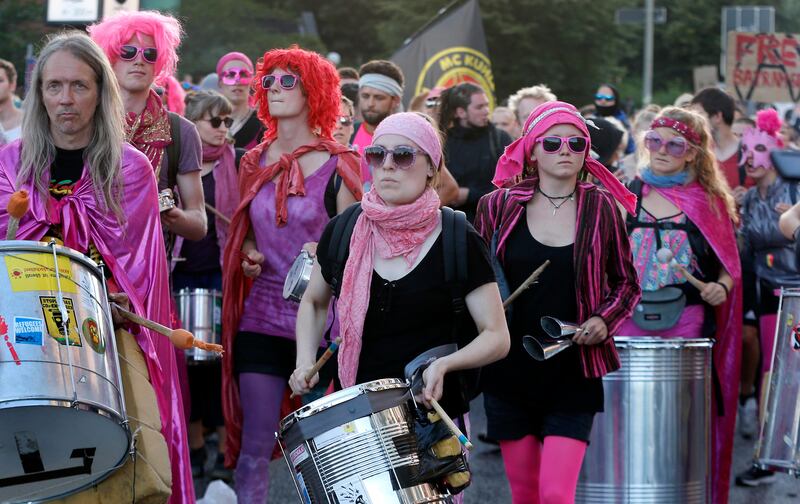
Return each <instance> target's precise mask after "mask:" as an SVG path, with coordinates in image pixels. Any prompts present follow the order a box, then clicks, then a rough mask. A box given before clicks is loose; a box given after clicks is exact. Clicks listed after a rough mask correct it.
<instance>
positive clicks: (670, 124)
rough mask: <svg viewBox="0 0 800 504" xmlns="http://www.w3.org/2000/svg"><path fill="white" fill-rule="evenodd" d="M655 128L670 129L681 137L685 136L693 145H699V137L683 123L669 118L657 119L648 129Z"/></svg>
mask: <svg viewBox="0 0 800 504" xmlns="http://www.w3.org/2000/svg"><path fill="white" fill-rule="evenodd" d="M656 128H670V129H673V130H675V131H677V132H678V133H680V134H681V135H683V136H685V137H686V139H687V140H689V141H690V142H692V143H693V144H695V145H700V135H698V134H697V132H696V131H695V130H693V129H692V128H691V127H689V125H688V124H686V123H685V122H681V121H679V120H677V119H673V118H671V117H659V118H657V119H655V120H654V121H653V122H652V123H650V129H656Z"/></svg>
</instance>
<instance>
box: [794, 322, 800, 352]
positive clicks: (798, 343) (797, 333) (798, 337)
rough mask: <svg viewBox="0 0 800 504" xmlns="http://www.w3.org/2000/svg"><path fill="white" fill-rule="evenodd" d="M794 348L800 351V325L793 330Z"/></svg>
mask: <svg viewBox="0 0 800 504" xmlns="http://www.w3.org/2000/svg"><path fill="white" fill-rule="evenodd" d="M792 348H793V349H794V350H800V324H797V325H796V326H794V327H793V328H792Z"/></svg>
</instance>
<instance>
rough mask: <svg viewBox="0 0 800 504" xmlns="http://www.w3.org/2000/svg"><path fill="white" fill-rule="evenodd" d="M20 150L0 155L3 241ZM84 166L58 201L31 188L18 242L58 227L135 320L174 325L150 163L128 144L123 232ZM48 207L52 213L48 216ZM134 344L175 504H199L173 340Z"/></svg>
mask: <svg viewBox="0 0 800 504" xmlns="http://www.w3.org/2000/svg"><path fill="white" fill-rule="evenodd" d="M20 153H21V143H20V141H16V142H14V143H11V144H9V145H7V146H4V147H3V148H2V149H0V233H2V236H5V233H6V229H7V227H8V219H9V215H8V213H7V211H6V206H7V205H8V201H9V199H10V197H11V194H12V193H13V192H14V191H15V190H16V189H17V188H16V179H17V167H18V165H19V158H20ZM87 169H88V167H87V166H84V173H83V177H82V178H81V180H80V181H79V182H78V184H77V185H76V188H75V192H74V193H73V194H71V195H68V196H64V197H63V198H62V199H61V200H60V201H57V200H54V199H50V198H49V197H43V196H42V195H41V194H40V193H39V192H38V191H37V190H36V188H35V187H33V184H32V183H31V181H28V182H26V183H25V184H22V187H21V189H27V190H28V192H29V193H30V202H31V204H30V211H29V212H28V213H27V214H26V215H25V216H24V217H23V218H22V220H21V222H20V226H19V231H18V233H17V238H18V239H20V240H33V241H37V240H40V239H41V238H42V237H43V236H44V235H45V234H46V233H47V232H48V231H49V229H50V227H51V225H52V224H54V223H60V224H61V226H62V232H63V236H64V244H65V245H66V246H67V247H69V248H72V249H75V250H78V251H85V250H87V249H88V247H89V243H90V242H91V243H93V244H94V245H95V247H97V250H98V252H100V254H101V255H102V257H103V260H104V261H105V262H106V264H107V265H108V267H109V269H110V270H111V272H112V274H113V278H114V281H115V282H116V284H117V285H118V286H119V287H120V289H122V291H123V292H125V293H126V294H128V296H129V297H130V302H131V308H132V310H133V311H134V312H136V313H137V314H139V315H141V316H144V317H146V318H148V319H150V320H154V321H156V322H159V323H161V324H165V325H169V323H170V311H169V306H170V303H169V299H170V292H169V283H168V277H167V263H166V255H165V254H164V242H163V238H162V234H161V221H160V218H159V213H158V196H157V193H158V190H157V186H156V179H155V175H154V173H153V169H152V167H151V166H150V162H149V161H148V160H147V157H146V156H145V155H144V154H142V153H141V152H139V151H137V150H136V149H135V148H133V147H132V146H130V145H129V144H125V145H124V146H123V154H122V188H121V192H122V194H121V201H122V209H123V213H124V215H125V217H126V218H127V219H128V220H127V221H126V222H125V223H123V225H122V226H120V224H119V223H118V222H117V220H116V217H115V216H114V214H113V213H112V212H111V211H110V210H106V209H103V208H102V207H100V206H99V205H98V203H97V199H96V197H95V192H94V190H93V188H92V184H91V178H89V176H88V173H87ZM48 206H50V208H49V209H48ZM136 340H137V342H138V343H139V346H140V347H141V348H142V351H143V352H144V357H145V360H146V362H147V369H148V371H149V373H150V381H151V383H152V385H153V388H154V389H155V395H156V400H157V402H158V409H159V412H160V413H161V423H162V427H161V432H162V434H163V435H164V438H165V439H166V442H167V447H168V449H169V456H170V462H171V467H172V497H171V498H170V502H172V503H190V502H194V500H195V498H194V486H193V483H192V473H191V465H190V463H189V451H188V441H187V435H186V425H185V421H184V414H183V403H182V400H181V392H180V385H179V383H178V372H177V362H176V360H175V349H174V347H173V346H172V343H171V342H170V341H169V339H168V338H165V337H163V336H161V335H160V334H156V333H153V332H152V331H150V330H147V329H144V328H142V329H141V330H140V331H139V333H138V334H137V335H136Z"/></svg>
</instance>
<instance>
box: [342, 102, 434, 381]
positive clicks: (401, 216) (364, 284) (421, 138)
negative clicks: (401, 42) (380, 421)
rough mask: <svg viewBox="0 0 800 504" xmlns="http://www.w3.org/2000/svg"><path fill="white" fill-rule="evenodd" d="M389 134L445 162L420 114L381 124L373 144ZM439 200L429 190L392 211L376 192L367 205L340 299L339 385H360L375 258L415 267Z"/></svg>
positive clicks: (352, 245)
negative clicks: (402, 260)
mask: <svg viewBox="0 0 800 504" xmlns="http://www.w3.org/2000/svg"><path fill="white" fill-rule="evenodd" d="M383 135H401V136H404V137H406V138H408V139H409V140H411V141H413V142H414V143H416V144H417V145H419V146H420V148H421V149H422V150H423V151H425V153H426V154H427V155H428V157H430V159H431V162H432V163H433V165H434V166H437V167H438V166H440V164H441V162H442V145H441V143H440V141H439V135H437V134H436V130H435V129H434V127H433V126H432V125H431V124H430V123H429V122H428V121H426V120H425V118H424V117H422V116H421V115H419V114H416V113H414V112H403V113H400V114H393V115H390V116H389V117H387V118H386V119H384V120H383V121H381V123H380V125H379V126H378V128H377V129H376V130H375V135H373V137H372V143H373V145H374V144H375V142H376V141H377V140H378V139H379V138H380V137H381V136H383ZM440 203H441V202H440V201H439V196H438V195H437V194H436V191H434V190H433V188H431V187H428V188H426V189H425V191H423V192H422V194H421V195H420V196H419V197H418V198H417V199H416V200H415V201H413V202H411V203H408V204H404V205H399V206H395V207H390V206H388V205H387V204H386V202H384V201H383V199H382V198H381V197H380V195H378V192H377V191H376V190H375V189H374V188H373V189H372V190H370V191H369V192H368V193H367V194H365V195H364V198H363V199H362V200H361V208H362V210H363V212H362V214H361V215H360V216H359V217H358V221H356V225H355V227H354V228H353V235H352V237H351V238H350V256H349V258H348V260H347V264H345V268H344V274H343V275H342V289H341V293H340V295H339V304H338V305H337V307H338V311H339V334H340V335H341V337H342V345H341V347H340V349H339V356H338V361H339V380H340V381H341V383H342V386H343V387H351V386H353V385H355V383H356V376H357V375H358V363H359V359H360V356H361V337H362V334H363V331H364V319H365V317H366V315H367V309H368V308H369V300H370V284H371V281H372V270H373V266H374V262H375V255H376V254H377V255H379V256H380V257H382V258H385V259H388V258H391V257H400V256H402V257H404V258H405V260H406V263H407V264H408V265H409V267H411V265H413V264H414V262H415V261H416V260H417V258H418V257H419V254H420V253H421V251H422V245H423V244H424V242H425V240H426V239H427V238H428V236H430V234H431V233H433V232H434V230H435V229H436V227H437V226H438V225H439V206H440Z"/></svg>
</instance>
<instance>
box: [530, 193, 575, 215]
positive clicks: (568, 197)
mask: <svg viewBox="0 0 800 504" xmlns="http://www.w3.org/2000/svg"><path fill="white" fill-rule="evenodd" d="M577 188H578V186H575V188H574V189H572V192H571V193H569V194H567V195H566V196H550V195H548V194H547V193H545V192H544V191H542V189H541V188H539V192H540V193H541V194H542V196H544V197H545V198H547V201H549V202H550V204H551V205H553V217H555V215H556V212H557V211H558V209H559V208H561V207H562V206H564V203H566V202H567V201H575V191H576V190H577ZM559 200H561V203H556V201H559Z"/></svg>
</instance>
